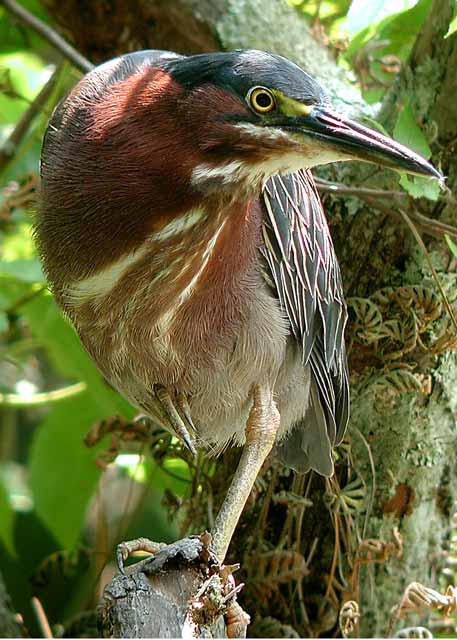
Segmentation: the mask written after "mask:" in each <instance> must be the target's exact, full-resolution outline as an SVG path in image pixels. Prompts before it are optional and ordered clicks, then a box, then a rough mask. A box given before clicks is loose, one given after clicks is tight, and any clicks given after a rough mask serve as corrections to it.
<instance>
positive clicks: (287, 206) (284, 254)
mask: <svg viewBox="0 0 457 640" xmlns="http://www.w3.org/2000/svg"><path fill="white" fill-rule="evenodd" d="M263 203H264V207H265V215H264V219H263V238H264V249H263V253H264V256H265V258H266V261H267V263H268V266H269V270H270V274H269V278H268V279H269V280H270V281H271V280H272V281H273V282H274V284H275V288H276V291H277V295H278V298H279V300H280V302H281V304H282V306H283V308H284V310H285V312H286V314H287V317H288V319H289V322H290V325H291V330H292V333H293V335H294V336H295V338H296V340H297V341H298V342H299V344H300V345H301V348H302V352H303V364H304V365H305V366H309V367H310V369H311V376H312V384H311V391H310V405H309V410H308V413H307V415H306V416H305V420H304V423H303V425H301V424H300V425H296V427H295V429H294V430H293V431H292V434H291V439H290V443H289V444H290V446H289V447H288V450H286V449H285V446H286V444H287V441H286V443H284V445H283V446H282V450H283V455H282V456H281V457H283V458H284V459H285V461H286V463H287V457H288V456H289V458H290V456H291V455H292V457H294V456H295V457H296V456H297V453H296V452H297V446H296V445H297V444H298V440H297V438H298V439H300V444H301V446H300V447H299V449H300V450H301V451H302V452H304V453H305V458H304V459H303V463H302V465H301V469H300V470H306V467H313V468H317V470H318V471H320V473H323V474H324V475H329V472H330V467H332V463H331V456H330V452H331V446H333V445H334V444H338V442H339V441H340V440H341V438H342V437H343V435H344V432H345V430H346V426H347V422H348V417H349V384H348V370H347V358H346V348H345V343H344V329H345V325H346V320H347V311H346V304H345V301H344V296H343V287H342V282H341V273H340V268H339V265H338V261H337V258H336V255H335V251H334V248H333V243H332V239H331V237H330V231H329V228H328V224H327V220H326V218H325V214H324V210H323V207H322V204H321V201H320V198H319V195H318V193H317V190H316V187H315V184H314V180H313V177H312V174H311V172H310V171H305V170H303V171H298V172H296V173H292V174H289V175H287V176H275V177H273V178H270V179H269V180H268V181H267V183H266V185H265V188H264V191H263ZM280 450H281V447H280ZM292 451H294V452H295V453H293V454H292ZM319 452H320V453H319ZM302 455H303V453H302ZM313 458H314V460H313ZM291 466H293V467H294V468H297V466H298V465H297V464H291Z"/></svg>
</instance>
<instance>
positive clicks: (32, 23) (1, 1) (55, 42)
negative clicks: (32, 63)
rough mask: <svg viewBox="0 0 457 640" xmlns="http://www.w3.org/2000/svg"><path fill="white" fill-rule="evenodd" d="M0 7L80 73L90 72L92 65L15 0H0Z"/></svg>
mask: <svg viewBox="0 0 457 640" xmlns="http://www.w3.org/2000/svg"><path fill="white" fill-rule="evenodd" d="M0 5H3V6H4V7H5V8H6V9H7V10H8V11H9V12H10V13H12V14H13V15H14V16H15V17H16V18H17V19H18V20H19V21H20V22H22V23H23V24H25V25H26V26H27V27H29V28H30V29H33V31H35V32H36V33H38V35H40V36H41V37H43V38H44V39H45V40H47V41H48V42H49V43H50V44H51V45H52V46H53V47H54V48H55V49H57V50H58V51H60V53H62V55H63V56H65V58H67V59H68V60H70V62H71V63H73V64H74V65H75V67H77V68H78V69H81V71H84V72H86V71H90V70H91V69H92V68H93V66H94V65H93V64H92V63H91V62H90V61H89V60H88V59H87V58H85V57H84V56H83V55H82V54H80V53H79V51H77V50H76V49H75V48H74V47H72V46H71V44H69V43H68V42H67V41H66V40H64V38H62V36H60V35H59V34H58V33H57V32H56V31H54V29H53V28H52V27H50V26H49V25H47V24H45V23H44V22H42V21H41V20H40V19H39V18H37V17H36V16H34V15H33V13H30V11H27V9H24V7H22V6H21V5H20V4H18V3H17V2H16V1H15V0H0Z"/></svg>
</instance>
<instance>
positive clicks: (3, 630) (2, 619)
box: [0, 574, 22, 638]
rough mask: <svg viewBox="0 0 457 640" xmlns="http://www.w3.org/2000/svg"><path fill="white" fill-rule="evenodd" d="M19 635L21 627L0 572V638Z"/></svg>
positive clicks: (18, 636) (19, 636) (17, 636)
mask: <svg viewBox="0 0 457 640" xmlns="http://www.w3.org/2000/svg"><path fill="white" fill-rule="evenodd" d="M21 637H22V634H21V629H20V626H19V624H18V623H17V621H16V618H15V616H14V611H13V609H12V607H11V600H10V597H9V595H8V593H7V591H6V588H5V585H4V583H3V578H2V575H1V574H0V638H21Z"/></svg>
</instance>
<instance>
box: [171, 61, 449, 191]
mask: <svg viewBox="0 0 457 640" xmlns="http://www.w3.org/2000/svg"><path fill="white" fill-rule="evenodd" d="M166 69H167V71H168V72H169V73H170V75H171V77H172V79H173V81H174V82H175V83H176V84H177V86H178V87H180V88H184V90H185V97H184V98H183V101H182V104H183V105H184V111H183V112H182V113H180V118H182V119H183V121H185V122H187V125H188V128H189V130H191V131H192V132H193V133H194V142H195V144H196V145H197V146H198V148H199V151H200V154H199V161H198V162H197V163H196V164H195V166H194V167H193V168H192V173H191V184H192V185H193V186H195V187H196V188H199V187H200V188H202V189H205V188H211V187H214V188H216V189H220V188H224V187H225V188H228V189H230V187H232V188H240V185H241V184H242V183H244V184H245V185H247V186H253V187H254V188H257V187H258V186H259V183H261V182H262V180H264V179H265V178H268V177H269V176H271V175H274V174H277V173H289V172H291V171H295V170H297V169H300V168H310V167H313V166H315V165H319V164H327V163H330V162H334V161H339V160H354V159H357V160H362V161H366V162H371V163H376V164H379V165H382V166H385V167H390V168H392V169H397V170H399V171H405V172H407V173H412V174H418V175H425V176H432V177H435V178H440V177H441V176H440V174H439V172H438V171H437V170H436V169H434V167H432V166H431V165H430V164H429V163H428V162H426V161H425V160H424V159H423V158H422V157H421V156H419V155H418V154H415V153H414V152H413V151H411V150H410V149H408V148H406V147H404V146H403V145H401V144H399V143H397V142H395V141H394V140H392V139H390V138H388V137H387V136H384V135H382V134H380V133H379V132H378V131H374V130H372V129H369V128H367V127H364V126H362V125H361V124H359V123H357V122H354V121H351V120H349V119H347V118H345V117H343V116H342V115H339V114H338V113H336V112H335V111H333V110H332V109H331V107H330V104H329V101H328V98H327V96H326V94H325V92H324V90H323V89H322V88H321V86H320V85H319V84H318V83H317V82H316V81H315V80H314V79H313V78H312V77H311V76H309V75H308V74H307V73H305V72H304V71H303V70H302V69H300V68H299V67H298V66H297V65H295V64H294V63H292V62H291V61H289V60H287V59H286V58H283V57H281V56H278V55H275V54H271V53H266V52H263V51H257V50H246V51H235V52H231V53H213V54H204V55H199V56H192V57H189V58H178V59H176V60H174V61H171V62H170V63H168V64H167V65H166Z"/></svg>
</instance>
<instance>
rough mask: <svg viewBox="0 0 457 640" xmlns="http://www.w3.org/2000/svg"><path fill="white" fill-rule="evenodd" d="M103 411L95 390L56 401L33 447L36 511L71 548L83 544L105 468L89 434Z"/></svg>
mask: <svg viewBox="0 0 457 640" xmlns="http://www.w3.org/2000/svg"><path fill="white" fill-rule="evenodd" d="M102 416H103V410H102V409H101V408H100V406H99V405H98V403H97V401H96V400H95V399H94V398H93V397H92V396H91V394H90V393H87V392H86V393H82V394H81V395H79V396H75V397H73V398H69V399H68V400H66V401H62V402H60V403H58V404H55V405H54V406H53V408H52V410H51V412H50V413H49V414H48V416H47V417H46V418H45V420H44V421H43V423H42V424H41V425H40V427H39V429H38V430H37V433H36V436H35V438H34V440H33V444H32V447H31V451H30V459H29V470H30V489H31V491H32V495H33V501H34V505H35V510H36V512H37V514H38V516H39V517H40V520H41V521H42V522H43V523H44V524H45V525H46V526H47V527H48V529H49V530H50V531H51V533H52V534H53V535H54V536H55V538H56V540H58V542H59V543H60V544H61V545H62V547H63V548H65V549H72V548H73V547H74V546H75V545H76V544H77V542H78V540H79V537H80V533H81V527H82V524H83V521H84V515H85V513H86V510H87V506H88V503H89V500H90V499H91V497H92V495H93V494H94V492H95V488H96V486H97V482H98V479H99V477H100V473H101V471H100V469H99V468H97V466H96V465H95V462H94V458H95V455H96V450H95V449H87V448H86V447H85V445H84V443H83V438H84V436H85V435H86V432H87V431H88V428H89V426H90V425H92V424H93V423H95V422H96V421H97V420H99V419H100V418H101V417H102Z"/></svg>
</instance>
